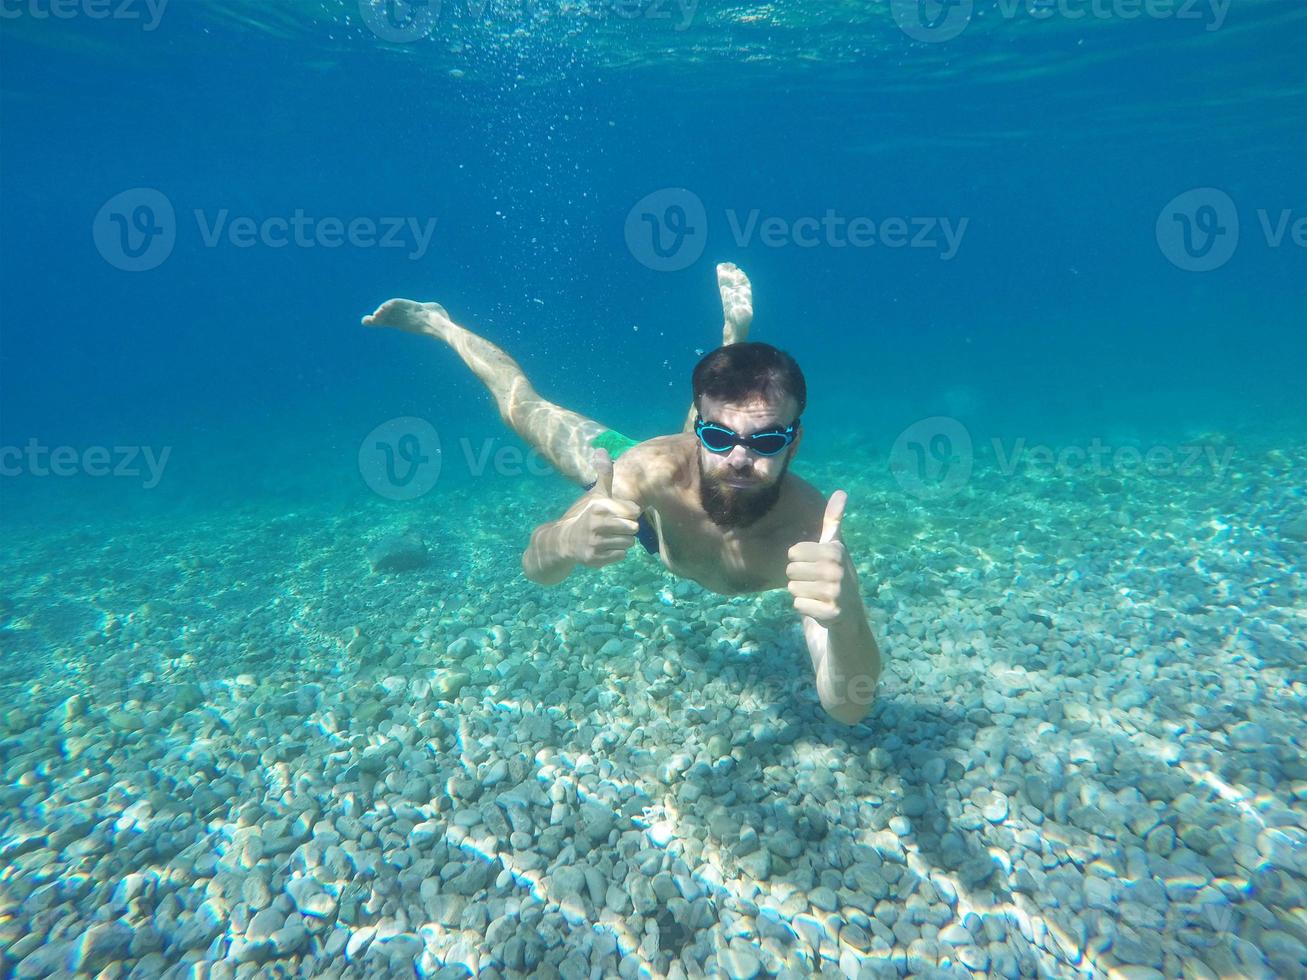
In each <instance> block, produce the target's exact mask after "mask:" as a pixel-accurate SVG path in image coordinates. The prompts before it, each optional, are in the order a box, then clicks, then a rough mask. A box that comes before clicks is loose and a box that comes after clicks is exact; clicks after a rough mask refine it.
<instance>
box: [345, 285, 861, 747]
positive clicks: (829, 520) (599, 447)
mask: <svg viewBox="0 0 1307 980" xmlns="http://www.w3.org/2000/svg"><path fill="white" fill-rule="evenodd" d="M717 284H718V287H719V289H720V291H721V298H722V309H723V311H724V313H725V326H724V328H723V332H722V346H721V347H719V348H717V350H714V351H712V352H711V353H709V354H707V355H706V356H704V358H703V359H702V360H701V361H699V363H698V365H697V366H696V367H695V369H694V374H693V389H694V403H693V405H692V406H691V409H690V415H689V417H688V418H687V420H686V423H685V428H684V430H683V431H682V432H680V433H677V434H676V435H670V436H657V437H655V438H653V439H647V440H645V441H644V442H635V441H634V440H632V439H628V438H627V437H625V436H622V435H619V434H618V433H616V432H614V431H612V430H611V429H609V428H607V427H606V426H604V425H601V424H600V423H598V422H595V421H593V420H591V419H588V418H585V417H584V416H582V415H578V414H577V413H576V412H572V411H569V410H567V409H565V408H562V407H560V406H558V405H555V404H553V403H552V402H548V401H545V400H544V399H543V398H541V397H540V396H539V395H538V394H536V392H535V389H534V388H532V386H531V383H530V382H529V381H527V379H526V376H525V375H524V374H523V373H522V369H521V368H520V367H519V366H518V364H517V362H516V361H514V360H513V359H512V358H511V357H509V356H508V355H507V354H505V353H504V352H503V351H502V350H500V349H499V348H498V347H496V346H495V345H494V344H492V343H490V342H489V341H487V340H485V339H483V338H481V337H478V336H477V335H476V334H474V333H472V332H471V331H469V330H466V329H464V328H463V327H460V326H458V325H457V324H455V323H454V322H453V321H452V320H451V319H450V318H449V314H448V313H446V312H445V310H444V308H443V307H441V306H440V305H439V304H436V303H415V302H413V301H412V300H406V299H392V300H389V301H388V302H386V303H383V304H382V305H381V307H380V308H378V310H377V311H376V312H375V313H373V314H372V315H371V316H368V317H364V318H363V323H364V325H365V326H369V327H393V328H396V329H399V330H404V331H407V332H409V333H416V334H425V335H427V336H429V337H435V338H437V339H439V340H443V341H444V342H445V343H447V344H449V345H450V346H451V347H452V348H454V350H455V351H457V352H458V354H459V355H460V356H461V357H462V358H463V361H464V362H465V363H466V364H467V366H468V367H470V368H471V369H472V371H473V372H474V373H475V374H476V376H477V377H478V378H480V379H481V381H482V382H483V383H484V384H485V385H486V387H487V388H488V389H489V390H490V393H491V394H492V395H493V396H494V398H495V401H496V403H497V404H498V406H499V414H500V417H501V418H502V419H503V420H504V422H505V423H506V424H507V425H508V426H510V427H511V428H512V429H513V431H515V432H516V433H517V434H518V435H519V436H521V437H522V438H523V439H524V440H526V442H527V443H528V444H529V445H531V446H532V447H533V448H535V449H536V450H537V451H538V452H540V453H541V454H542V455H543V456H544V457H545V458H546V459H547V460H549V462H550V463H551V464H553V466H554V467H555V468H556V469H557V470H558V471H559V472H560V473H562V474H563V475H564V476H566V477H567V478H568V479H570V480H572V481H573V482H575V483H577V484H578V485H582V486H585V488H586V491H587V492H586V493H585V495H584V496H582V497H581V498H580V499H578V500H577V501H576V503H575V504H573V505H572V506H571V507H570V508H569V509H568V511H567V513H565V514H564V515H563V516H562V517H560V518H559V519H558V520H556V521H550V522H548V523H546V524H541V525H540V526H539V527H538V528H536V529H535V531H534V532H533V533H532V535H531V543H530V545H529V546H528V547H527V549H526V552H525V553H524V554H523V555H522V568H523V571H524V572H525V573H526V576H527V577H528V578H529V579H531V580H532V581H533V582H538V583H539V584H541V585H557V584H558V583H559V582H561V581H563V580H564V579H565V578H567V577H568V575H570V574H571V573H572V570H573V569H574V568H575V567H576V566H577V565H585V566H586V567H588V568H602V567H604V566H605V565H611V564H613V563H615V562H618V561H621V560H622V559H623V558H624V557H625V556H626V553H627V551H629V550H630V548H631V546H632V545H633V544H635V541H636V539H637V536H638V537H639V539H640V541H641V543H642V544H643V545H644V547H645V548H646V549H647V550H649V551H651V552H656V553H657V554H658V556H659V557H660V558H661V560H662V562H663V564H664V565H666V566H667V568H668V570H670V571H671V572H672V573H673V574H675V575H679V576H683V577H685V578H689V579H693V580H694V581H696V582H698V583H699V584H700V585H702V586H703V587H704V588H707V589H711V590H712V591H714V592H719V593H722V594H723V595H740V594H743V593H747V592H763V591H767V590H770V589H782V588H787V589H789V591H790V593H791V595H792V596H793V597H794V600H793V601H794V608H795V610H796V611H797V612H798V613H799V614H800V615H801V616H802V619H803V635H804V638H805V639H806V641H807V645H808V652H809V654H810V655H811V657H812V665H813V669H814V671H815V673H816V682H817V694H818V697H819V698H820V699H821V704H822V707H823V708H825V710H826V712H827V713H828V714H830V715H831V717H833V718H835V719H837V720H839V721H842V722H844V723H846V724H850V725H853V724H856V723H857V722H859V721H861V720H862V719H863V718H864V717H865V716H866V714H867V711H868V709H869V707H870V705H871V701H872V698H873V697H874V695H875V689H876V681H877V679H878V678H879V676H880V651H879V650H878V649H877V646H876V640H875V638H874V637H873V636H872V632H871V627H870V625H869V624H868V622H867V612H866V609H865V608H864V606H863V603H862V596H861V593H860V592H859V589H858V579H857V574H856V572H855V571H854V568H853V562H852V561H851V559H850V558H849V555H848V553H847V552H846V550H845V548H844V543H843V541H842V540H841V539H840V521H841V520H842V518H843V516H844V505H845V502H846V500H847V495H846V494H845V493H844V491H843V490H836V491H835V492H834V493H833V494H831V497H830V500H829V501H825V500H823V498H822V495H821V492H820V491H818V490H817V489H816V488H815V487H813V486H812V485H810V484H809V483H807V482H805V481H804V480H802V479H800V478H799V477H797V476H795V475H794V474H793V473H790V472H789V466H790V461H791V460H792V459H793V458H794V456H795V454H796V453H797V452H798V449H799V443H800V442H801V441H802V439H803V431H802V428H801V427H800V423H799V416H800V415H801V414H802V412H803V409H804V406H805V404H806V402H807V387H806V384H805V382H804V379H803V373H802V372H801V371H800V370H799V366H798V364H796V363H795V362H794V359H793V358H792V357H790V356H789V355H788V354H786V353H784V352H783V351H780V350H777V349H776V348H775V347H772V346H771V345H769V344H760V343H750V342H749V341H748V334H749V326H750V324H751V323H752V321H753V291H752V287H751V286H750V284H749V280H748V278H747V277H746V276H745V275H744V273H743V272H741V271H740V270H739V269H738V268H737V267H736V266H734V265H730V264H725V263H724V264H722V265H719V266H718V267H717Z"/></svg>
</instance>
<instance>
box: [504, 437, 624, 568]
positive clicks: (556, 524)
mask: <svg viewBox="0 0 1307 980" xmlns="http://www.w3.org/2000/svg"><path fill="white" fill-rule="evenodd" d="M595 469H596V471H597V473H598V480H597V481H596V482H595V485H594V486H593V488H591V490H590V492H589V493H587V494H585V496H583V497H581V498H580V499H579V500H577V502H576V503H574V504H573V505H572V506H571V507H570V508H568V511H567V513H566V514H564V515H563V516H562V517H560V518H559V519H558V520H556V521H551V522H549V523H548V524H541V525H540V526H539V527H538V528H536V529H535V530H534V531H533V532H532V533H531V543H530V544H529V545H527V549H526V551H525V552H523V554H522V571H523V572H524V573H525V574H526V577H527V578H529V579H530V580H531V581H532V582H535V583H537V584H538V585H545V586H549V585H557V584H558V583H559V582H561V581H563V580H564V579H565V578H567V576H569V575H571V574H572V569H574V568H575V567H576V566H577V565H585V566H586V567H587V568H603V567H604V566H605V565H611V564H613V563H614V562H618V561H621V560H622V559H623V558H625V557H626V552H627V551H628V550H629V549H630V547H631V546H632V545H633V544H635V535H636V532H637V531H638V530H639V523H638V521H639V517H640V509H641V508H640V505H639V504H638V503H637V502H636V500H635V499H633V498H636V497H639V495H640V493H639V490H638V482H639V481H638V476H637V473H636V472H635V471H636V470H638V467H633V466H631V465H629V464H627V463H625V462H624V463H623V472H622V474H621V475H620V476H617V477H616V479H614V473H613V463H612V461H611V460H610V459H609V457H608V453H607V452H606V451H604V450H599V451H598V452H597V453H596V454H595ZM614 482H616V484H617V493H614V490H613V485H614Z"/></svg>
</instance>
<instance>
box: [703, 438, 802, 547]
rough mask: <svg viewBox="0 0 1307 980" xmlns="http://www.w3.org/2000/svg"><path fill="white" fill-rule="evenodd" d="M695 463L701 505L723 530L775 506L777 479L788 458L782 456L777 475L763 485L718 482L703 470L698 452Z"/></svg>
mask: <svg viewBox="0 0 1307 980" xmlns="http://www.w3.org/2000/svg"><path fill="white" fill-rule="evenodd" d="M698 463H699V503H700V504H701V505H702V506H703V509H704V513H706V514H707V515H708V519H709V520H711V521H712V522H713V523H714V524H716V525H717V526H718V527H720V528H726V529H727V530H730V529H732V528H737V527H748V526H749V525H750V524H752V523H754V522H755V521H757V520H758V519H759V518H760V517H762V516H763V515H764V514H766V513H767V512H768V511H769V510H771V509H772V508H773V507H774V506H776V501H777V500H779V499H780V496H781V482H782V481H783V480H784V479H785V474H786V472H787V471H788V470H789V468H790V460H789V457H788V456H786V458H785V464H784V465H783V466H782V467H781V473H780V476H778V477H777V478H776V481H775V482H774V483H772V484H770V485H768V486H765V487H756V488H750V489H748V490H740V489H738V488H736V487H730V486H726V485H725V484H722V483H719V482H718V481H716V480H714V479H713V478H712V477H710V476H709V475H708V474H707V473H705V472H704V469H703V457H702V456H699V457H698Z"/></svg>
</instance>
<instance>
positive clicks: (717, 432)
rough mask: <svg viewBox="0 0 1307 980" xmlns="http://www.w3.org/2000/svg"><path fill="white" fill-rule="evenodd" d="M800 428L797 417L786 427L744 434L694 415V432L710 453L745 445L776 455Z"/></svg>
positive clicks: (760, 454) (727, 450) (790, 441)
mask: <svg viewBox="0 0 1307 980" xmlns="http://www.w3.org/2000/svg"><path fill="white" fill-rule="evenodd" d="M798 429H799V420H798V419H795V420H794V421H793V422H791V423H790V424H789V425H787V426H786V427H785V428H784V429H779V430H776V431H773V432H755V433H754V434H753V435H751V436H742V435H740V434H739V433H738V432H736V431H735V430H734V429H728V428H726V426H724V425H718V424H717V423H716V422H705V421H704V420H703V416H701V415H696V416H695V417H694V434H695V435H696V436H698V437H699V441H700V442H701V443H703V448H704V449H706V450H708V452H710V453H729V452H730V451H731V450H732V449H734V448H735V447H736V446H743V447H744V448H745V449H752V450H753V451H754V452H755V453H757V454H758V455H759V456H775V455H776V454H777V453H779V452H780V451H781V450H782V449H784V448H785V447H786V446H788V445H789V444H790V443H792V442H793V441H794V434H795V432H797V431H798Z"/></svg>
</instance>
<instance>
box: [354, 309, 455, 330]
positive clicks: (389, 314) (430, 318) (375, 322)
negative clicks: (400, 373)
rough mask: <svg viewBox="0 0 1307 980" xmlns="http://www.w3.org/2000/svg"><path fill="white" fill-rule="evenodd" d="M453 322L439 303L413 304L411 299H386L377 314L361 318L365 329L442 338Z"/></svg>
mask: <svg viewBox="0 0 1307 980" xmlns="http://www.w3.org/2000/svg"><path fill="white" fill-rule="evenodd" d="M452 325H453V321H452V320H450V319H449V314H448V313H446V312H445V308H444V307H443V306H441V305H440V304H439V303H415V302H413V300H411V299H388V300H386V302H384V303H382V304H381V305H380V306H378V307H377V312H375V313H373V314H372V315H371V316H365V317H364V318H363V326H365V327H392V328H393V329H395V330H403V331H404V332H405V333H422V334H427V335H429V336H432V337H441V338H443V337H444V336H445V334H446V332H447V330H448V328H449V327H450V326H452Z"/></svg>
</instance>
